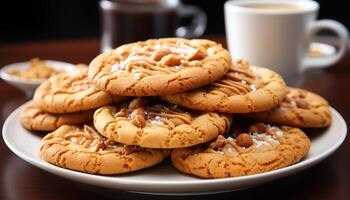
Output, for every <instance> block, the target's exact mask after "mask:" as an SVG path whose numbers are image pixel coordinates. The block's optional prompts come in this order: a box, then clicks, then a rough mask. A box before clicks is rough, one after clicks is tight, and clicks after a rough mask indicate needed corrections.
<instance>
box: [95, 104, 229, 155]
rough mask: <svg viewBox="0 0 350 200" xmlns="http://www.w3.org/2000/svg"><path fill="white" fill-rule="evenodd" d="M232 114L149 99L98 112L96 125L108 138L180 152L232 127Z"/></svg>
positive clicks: (102, 109)
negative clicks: (181, 148) (179, 150)
mask: <svg viewBox="0 0 350 200" xmlns="http://www.w3.org/2000/svg"><path fill="white" fill-rule="evenodd" d="M230 124H231V116H230V115H229V114H217V113H212V112H207V113H201V112H196V111H190V110H184V109H182V108H180V107H177V106H174V105H168V104H165V103H164V102H154V101H153V99H151V98H149V97H143V98H136V99H134V100H133V101H131V102H130V103H129V104H124V105H122V106H120V107H116V106H104V107H102V108H99V109H98V110H96V112H95V114H94V125H95V127H96V129H97V130H98V131H99V132H100V133H101V134H102V135H104V136H105V137H107V138H109V139H111V140H114V141H116V142H120V143H123V144H127V145H137V146H141V147H148V148H179V147H187V146H193V145H196V144H199V143H203V142H207V141H209V140H211V139H213V138H215V137H217V135H219V134H223V133H225V131H226V130H227V129H228V128H229V127H230Z"/></svg>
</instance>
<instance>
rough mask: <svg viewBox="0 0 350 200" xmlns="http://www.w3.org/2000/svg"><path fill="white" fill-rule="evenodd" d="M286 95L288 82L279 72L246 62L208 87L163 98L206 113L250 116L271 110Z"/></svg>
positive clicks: (241, 61)
mask: <svg viewBox="0 0 350 200" xmlns="http://www.w3.org/2000/svg"><path fill="white" fill-rule="evenodd" d="M284 96H285V83H284V81H283V79H282V78H281V76H279V75H278V74H277V73H275V72H273V71H271V70H269V69H266V68H261V67H251V66H249V64H248V62H246V61H245V60H238V61H236V62H234V63H233V65H232V66H231V68H230V70H229V72H228V73H227V74H226V76H225V77H223V78H222V79H220V80H218V81H216V82H215V83H212V84H209V85H207V86H204V87H201V88H198V89H195V90H192V91H188V92H184V93H179V94H172V95H166V96H163V97H162V99H163V100H165V101H167V102H170V103H173V104H177V105H181V106H184V107H187V108H191V109H196V110H202V111H218V112H227V113H249V112H257V111H265V110H269V109H271V108H273V107H275V106H277V105H278V104H279V103H280V102H281V101H282V100H283V98H284Z"/></svg>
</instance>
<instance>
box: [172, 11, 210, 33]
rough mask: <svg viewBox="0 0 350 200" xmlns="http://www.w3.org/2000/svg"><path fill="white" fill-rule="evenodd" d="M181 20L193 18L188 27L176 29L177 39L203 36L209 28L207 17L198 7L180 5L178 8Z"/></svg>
mask: <svg viewBox="0 0 350 200" xmlns="http://www.w3.org/2000/svg"><path fill="white" fill-rule="evenodd" d="M178 15H179V17H180V18H184V17H191V18H192V22H191V23H190V24H189V25H187V26H180V27H178V28H177V29H176V36H177V37H184V38H193V37H200V36H201V35H203V33H204V31H205V28H206V27H207V15H206V14H205V12H204V11H203V10H201V9H200V8H198V7H196V6H190V5H180V6H179V8H178Z"/></svg>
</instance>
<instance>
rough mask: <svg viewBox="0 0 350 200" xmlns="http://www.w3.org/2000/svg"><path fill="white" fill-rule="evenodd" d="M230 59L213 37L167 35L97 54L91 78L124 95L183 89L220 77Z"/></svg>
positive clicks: (104, 88)
mask: <svg viewBox="0 0 350 200" xmlns="http://www.w3.org/2000/svg"><path fill="white" fill-rule="evenodd" d="M230 65H231V58H230V55H229V53H228V51H227V50H225V49H224V48H223V47H222V46H221V45H220V44H218V43H216V42H213V41H210V40H198V39H196V40H187V39H181V38H164V39H158V40H155V39H154V40H147V41H142V42H136V43H131V44H127V45H123V46H120V47H118V48H116V49H115V50H112V51H109V52H106V53H103V54H101V55H99V56H97V57H96V58H95V59H94V60H93V61H92V62H91V63H90V67H89V78H90V79H91V80H92V82H93V83H94V84H95V85H96V86H97V87H98V88H100V89H102V90H106V91H108V92H110V93H111V94H117V95H121V96H158V95H165V94H173V93H178V92H184V91H187V90H191V89H194V88H197V87H201V86H203V85H206V84H208V83H211V82H214V81H216V80H218V79H220V78H221V77H222V76H224V74H225V73H226V72H227V71H228V69H229V66H230Z"/></svg>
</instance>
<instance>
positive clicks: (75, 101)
mask: <svg viewBox="0 0 350 200" xmlns="http://www.w3.org/2000/svg"><path fill="white" fill-rule="evenodd" d="M34 101H35V103H36V104H37V105H38V106H40V108H41V109H42V110H44V111H46V112H50V113H70V112H79V111H83V110H91V109H95V108H98V107H101V106H104V105H106V104H109V103H111V102H112V98H111V96H110V95H109V94H108V93H107V92H105V91H101V90H99V89H97V88H96V87H95V86H94V85H93V84H92V83H90V81H89V79H88V78H87V70H86V69H85V70H83V69H80V70H77V71H75V72H74V73H71V74H68V73H63V74H59V75H56V76H53V77H51V78H49V79H48V80H46V81H45V82H43V83H42V84H41V85H40V86H39V87H38V88H37V90H36V91H35V94H34Z"/></svg>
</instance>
